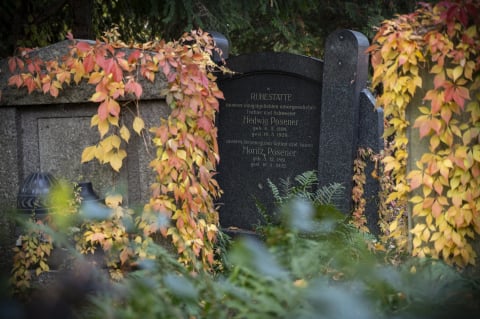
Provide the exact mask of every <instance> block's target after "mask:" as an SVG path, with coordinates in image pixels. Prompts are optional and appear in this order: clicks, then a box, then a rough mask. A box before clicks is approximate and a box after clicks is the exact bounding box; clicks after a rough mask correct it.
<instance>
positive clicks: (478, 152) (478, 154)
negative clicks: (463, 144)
mask: <svg viewBox="0 0 480 319" xmlns="http://www.w3.org/2000/svg"><path fill="white" fill-rule="evenodd" d="M473 159H474V160H475V161H476V162H480V145H478V144H477V145H475V146H474V147H473Z"/></svg>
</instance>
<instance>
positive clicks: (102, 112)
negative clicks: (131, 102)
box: [97, 101, 108, 121]
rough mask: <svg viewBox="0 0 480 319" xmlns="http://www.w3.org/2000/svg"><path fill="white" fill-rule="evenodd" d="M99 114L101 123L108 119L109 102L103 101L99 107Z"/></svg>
mask: <svg viewBox="0 0 480 319" xmlns="http://www.w3.org/2000/svg"><path fill="white" fill-rule="evenodd" d="M97 113H98V117H99V119H100V120H101V121H105V120H106V119H107V118H108V105H107V101H103V102H102V103H100V105H99V106H98V111H97Z"/></svg>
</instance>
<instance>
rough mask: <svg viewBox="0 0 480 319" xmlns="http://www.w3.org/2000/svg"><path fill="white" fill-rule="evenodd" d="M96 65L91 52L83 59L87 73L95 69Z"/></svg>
mask: <svg viewBox="0 0 480 319" xmlns="http://www.w3.org/2000/svg"><path fill="white" fill-rule="evenodd" d="M94 66H95V61H94V60H93V55H92V54H89V55H87V56H86V57H85V58H84V59H83V67H84V68H85V72H86V73H90V72H92V71H93V67H94Z"/></svg>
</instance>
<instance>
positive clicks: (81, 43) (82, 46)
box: [76, 41, 91, 53]
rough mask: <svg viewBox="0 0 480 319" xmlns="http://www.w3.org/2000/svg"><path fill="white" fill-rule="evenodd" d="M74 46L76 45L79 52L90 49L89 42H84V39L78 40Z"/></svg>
mask: <svg viewBox="0 0 480 319" xmlns="http://www.w3.org/2000/svg"><path fill="white" fill-rule="evenodd" d="M76 47H77V49H78V50H79V51H80V52H82V53H84V52H88V51H90V49H91V46H90V44H89V43H88V42H86V41H79V42H78V43H77V45H76Z"/></svg>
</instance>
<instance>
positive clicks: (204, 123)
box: [198, 116, 212, 133]
mask: <svg viewBox="0 0 480 319" xmlns="http://www.w3.org/2000/svg"><path fill="white" fill-rule="evenodd" d="M198 127H199V128H201V129H204V130H205V132H207V133H209V132H210V131H211V130H212V122H211V121H210V120H209V119H208V118H206V117H205V116H203V117H201V118H200V119H199V120H198Z"/></svg>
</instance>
